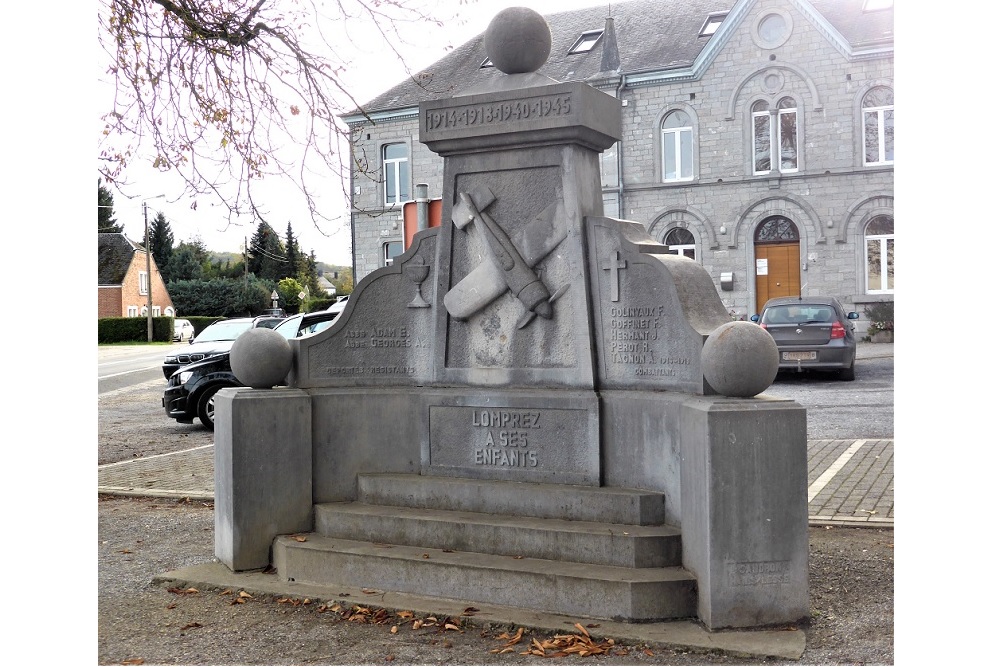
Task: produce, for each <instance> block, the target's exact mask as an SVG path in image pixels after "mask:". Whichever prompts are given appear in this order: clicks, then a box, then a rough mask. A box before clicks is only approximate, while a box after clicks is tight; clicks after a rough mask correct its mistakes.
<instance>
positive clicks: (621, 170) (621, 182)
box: [615, 73, 626, 220]
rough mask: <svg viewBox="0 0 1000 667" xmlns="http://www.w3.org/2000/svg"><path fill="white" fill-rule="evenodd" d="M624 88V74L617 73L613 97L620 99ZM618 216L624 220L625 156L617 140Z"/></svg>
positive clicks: (620, 143)
mask: <svg viewBox="0 0 1000 667" xmlns="http://www.w3.org/2000/svg"><path fill="white" fill-rule="evenodd" d="M623 90H625V74H624V73H621V74H619V75H618V85H617V86H616V87H615V97H616V98H617V99H619V100H620V99H622V91H623ZM618 218H619V219H620V220H625V219H626V217H625V156H624V155H622V142H621V141H620V140H619V141H618Z"/></svg>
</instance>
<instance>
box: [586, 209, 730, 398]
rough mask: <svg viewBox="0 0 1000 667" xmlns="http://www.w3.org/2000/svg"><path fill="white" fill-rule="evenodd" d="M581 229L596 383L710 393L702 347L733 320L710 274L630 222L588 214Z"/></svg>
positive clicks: (612, 387) (601, 385)
mask: <svg viewBox="0 0 1000 667" xmlns="http://www.w3.org/2000/svg"><path fill="white" fill-rule="evenodd" d="M586 228H587V232H588V237H589V244H588V246H589V262H590V287H591V292H592V294H593V309H594V319H593V323H594V340H595V346H596V352H597V377H598V383H599V386H600V387H602V388H611V389H622V388H635V389H661V390H670V391H684V392H690V393H697V394H702V393H715V392H714V391H712V390H711V387H709V386H708V385H707V383H706V382H705V380H704V374H703V372H702V364H701V351H702V347H703V346H704V342H705V338H706V337H707V336H708V335H709V334H711V333H712V331H714V330H715V329H716V328H717V327H719V326H722V325H723V324H725V323H727V322H731V321H732V318H730V316H729V314H728V313H727V312H726V309H725V307H724V306H723V305H722V302H721V301H720V300H719V297H718V294H717V292H716V291H715V287H714V285H713V283H712V278H711V276H709V275H708V272H706V271H705V269H704V268H702V267H701V266H700V265H699V264H697V263H696V262H694V261H692V260H690V259H687V258H686V257H680V256H678V255H675V254H670V253H668V252H667V249H666V247H664V246H662V245H659V244H658V243H656V242H654V241H653V239H652V238H651V237H649V236H648V234H646V232H645V230H644V229H643V228H642V227H641V225H638V224H636V223H632V222H628V221H623V220H614V219H612V218H605V217H591V218H588V219H587V220H586Z"/></svg>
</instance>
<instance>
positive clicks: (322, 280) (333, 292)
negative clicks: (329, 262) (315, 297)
mask: <svg viewBox="0 0 1000 667" xmlns="http://www.w3.org/2000/svg"><path fill="white" fill-rule="evenodd" d="M316 282H317V283H319V288H320V289H321V290H323V291H324V292H325V293H326V295H327V296H337V287H336V285H334V284H333V283H332V282H330V279H329V278H327V277H326V275H321V276H320V277H319V278H317V279H316Z"/></svg>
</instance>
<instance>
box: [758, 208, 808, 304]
mask: <svg viewBox="0 0 1000 667" xmlns="http://www.w3.org/2000/svg"><path fill="white" fill-rule="evenodd" d="M753 245H754V260H755V262H754V263H755V268H756V278H757V280H756V288H757V310H756V311H755V312H758V313H759V312H760V311H761V309H762V308H763V307H764V303H765V302H767V300H768V299H773V298H776V297H780V296H799V294H800V291H801V289H802V278H801V276H802V274H801V273H800V272H799V266H800V262H799V230H798V228H796V227H795V223H793V222H792V221H791V220H789V219H788V218H786V217H784V216H782V215H773V216H771V217H769V218H766V219H764V220H762V221H761V223H760V224H759V225H757V229H756V230H754V235H753Z"/></svg>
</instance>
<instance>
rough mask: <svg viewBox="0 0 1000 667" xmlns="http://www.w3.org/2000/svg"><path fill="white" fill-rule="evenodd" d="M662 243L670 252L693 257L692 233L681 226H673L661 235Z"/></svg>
mask: <svg viewBox="0 0 1000 667" xmlns="http://www.w3.org/2000/svg"><path fill="white" fill-rule="evenodd" d="M663 245H665V246H667V248H669V249H670V252H671V253H674V254H677V255H683V256H684V257H687V258H688V259H695V252H694V234H692V233H691V232H689V231H688V230H686V229H684V228H683V227H674V228H673V229H671V230H670V231H669V232H667V235H666V236H665V237H663Z"/></svg>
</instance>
